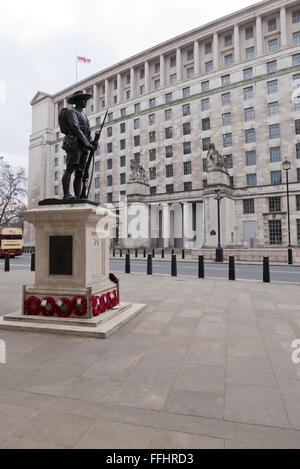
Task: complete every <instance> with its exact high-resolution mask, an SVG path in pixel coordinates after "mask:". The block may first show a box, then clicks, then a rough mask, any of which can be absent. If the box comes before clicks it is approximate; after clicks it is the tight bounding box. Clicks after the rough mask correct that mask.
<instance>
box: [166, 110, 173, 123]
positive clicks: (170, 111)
mask: <svg viewBox="0 0 300 469" xmlns="http://www.w3.org/2000/svg"><path fill="white" fill-rule="evenodd" d="M165 120H166V121H170V120H172V109H167V110H166V111H165Z"/></svg>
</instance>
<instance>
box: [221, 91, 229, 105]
mask: <svg viewBox="0 0 300 469" xmlns="http://www.w3.org/2000/svg"><path fill="white" fill-rule="evenodd" d="M230 101H231V95H230V93H225V94H222V106H228V105H229V104H230Z"/></svg>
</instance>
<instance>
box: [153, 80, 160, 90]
mask: <svg viewBox="0 0 300 469" xmlns="http://www.w3.org/2000/svg"><path fill="white" fill-rule="evenodd" d="M159 88H160V80H155V81H154V89H155V90H158V89H159Z"/></svg>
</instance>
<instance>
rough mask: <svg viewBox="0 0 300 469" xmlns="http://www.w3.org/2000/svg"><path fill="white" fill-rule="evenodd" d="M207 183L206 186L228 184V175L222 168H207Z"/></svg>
mask: <svg viewBox="0 0 300 469" xmlns="http://www.w3.org/2000/svg"><path fill="white" fill-rule="evenodd" d="M207 172H208V177H207V185H208V186H218V185H222V186H230V179H229V178H230V176H229V174H228V172H227V170H226V169H224V168H218V167H214V168H208V171H207Z"/></svg>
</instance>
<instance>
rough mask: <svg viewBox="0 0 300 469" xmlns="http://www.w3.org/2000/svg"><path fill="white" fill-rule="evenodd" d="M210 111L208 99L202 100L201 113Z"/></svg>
mask: <svg viewBox="0 0 300 469" xmlns="http://www.w3.org/2000/svg"><path fill="white" fill-rule="evenodd" d="M209 109H210V103H209V98H207V99H202V101H201V111H202V112H204V111H209Z"/></svg>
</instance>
